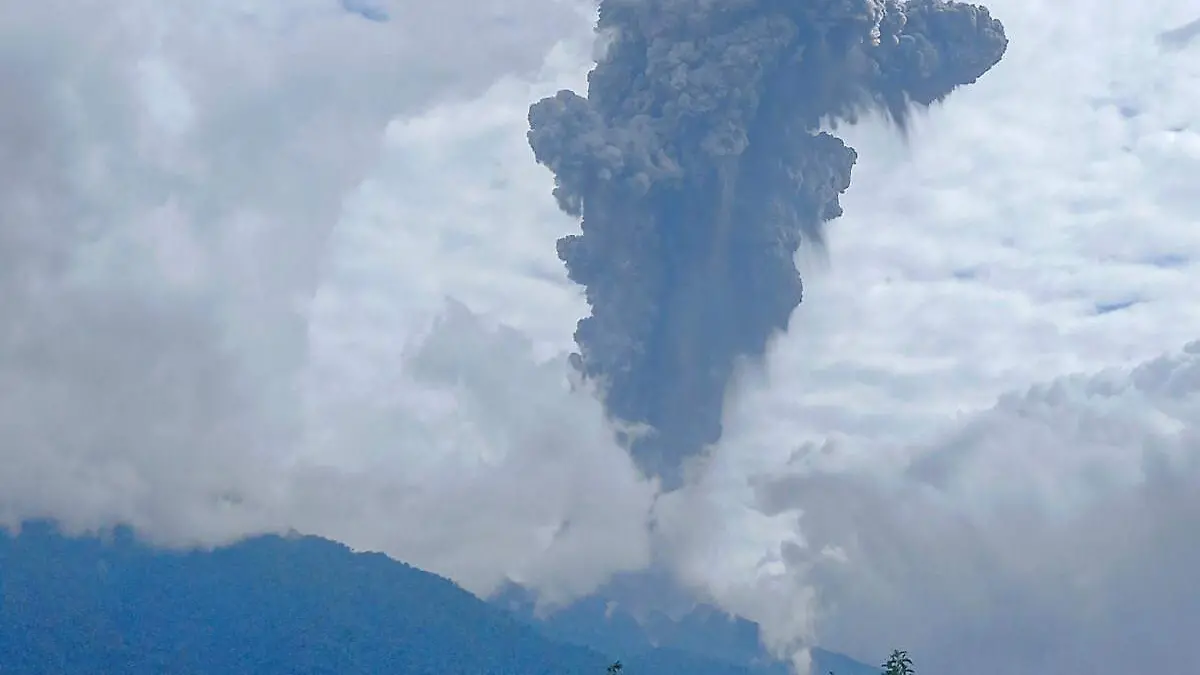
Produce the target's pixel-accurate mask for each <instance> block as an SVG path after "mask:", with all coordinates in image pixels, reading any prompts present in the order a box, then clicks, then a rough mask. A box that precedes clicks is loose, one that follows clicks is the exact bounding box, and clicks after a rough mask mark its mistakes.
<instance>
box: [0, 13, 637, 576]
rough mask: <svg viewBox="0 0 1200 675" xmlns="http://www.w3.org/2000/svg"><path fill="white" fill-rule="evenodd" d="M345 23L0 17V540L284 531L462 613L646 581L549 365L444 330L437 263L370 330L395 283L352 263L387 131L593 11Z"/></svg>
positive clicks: (286, 16)
mask: <svg viewBox="0 0 1200 675" xmlns="http://www.w3.org/2000/svg"><path fill="white" fill-rule="evenodd" d="M385 5H386V6H385ZM501 5H503V7H502V6H501ZM362 9H363V7H358V8H357V9H356V11H358V12H359V13H357V14H355V13H350V12H347V11H344V10H343V9H342V8H340V6H339V5H338V3H336V2H317V1H316V0H313V1H304V2H286V3H284V2H260V3H252V4H250V5H246V4H245V3H239V4H237V5H235V4H233V3H215V4H214V3H201V4H197V3H149V2H147V3H141V2H130V3H123V4H121V5H120V7H114V6H113V5H111V4H108V3H90V4H89V3H65V2H53V1H52V2H47V3H35V4H32V5H31V4H29V3H13V2H5V3H0V51H2V52H3V54H2V58H0V64H3V65H2V66H0V82H2V85H3V88H4V90H5V91H6V92H7V93H8V95H10V96H11V99H7V100H6V102H5V104H4V106H3V107H2V108H0V173H2V174H3V181H0V256H2V257H3V265H0V298H2V301H0V312H2V318H3V321H2V322H0V325H2V328H0V390H2V391H3V392H4V404H3V406H0V463H2V464H3V465H4V471H3V472H0V517H2V518H3V520H4V521H6V522H7V523H9V524H14V523H17V522H19V521H20V520H22V519H26V518H36V517H51V518H56V519H59V520H60V521H61V522H63V524H64V525H65V526H66V527H67V528H68V529H72V530H79V529H89V528H102V527H107V526H111V525H114V524H117V523H128V524H131V525H133V526H135V527H136V528H137V529H138V530H139V531H140V532H141V533H142V534H144V535H145V536H147V537H148V538H150V539H152V540H154V541H157V542H160V543H165V544H170V545H193V544H201V545H211V544H219V543H223V542H226V541H229V540H231V539H234V538H237V537H240V536H244V535H247V534H252V533H255V532H262V531H278V530H284V529H287V528H296V529H301V530H305V531H309V532H315V533H318V534H323V535H326V536H330V537H333V538H336V539H340V540H342V541H346V542H348V543H350V544H352V545H355V546H358V547H361V548H371V549H376V550H384V551H387V552H389V553H392V554H393V555H396V556H397V557H400V558H404V559H406V560H410V561H412V562H414V563H417V564H420V565H423V566H425V567H428V568H430V569H433V570H436V571H439V572H443V573H447V574H450V575H452V576H454V578H455V579H457V580H458V581H460V582H461V583H463V584H464V585H466V586H467V587H468V588H470V589H472V590H475V591H477V592H480V593H486V592H488V591H489V590H490V589H491V588H492V587H494V586H495V585H496V584H498V583H500V582H502V581H503V580H504V579H506V578H509V577H511V578H515V579H518V580H521V581H524V582H528V583H530V584H531V585H533V586H534V587H537V588H540V589H542V590H543V591H544V592H545V593H546V594H547V597H558V596H562V597H571V596H573V595H575V594H578V593H582V592H586V591H587V590H588V589H589V588H590V587H591V586H592V585H594V584H596V583H599V582H600V581H602V580H603V579H604V578H605V577H606V576H607V575H608V574H610V573H611V572H613V571H614V570H621V569H627V568H630V567H639V566H641V565H642V564H644V559H645V557H646V555H647V546H648V544H647V541H646V537H647V535H646V532H645V529H646V528H645V520H646V518H645V516H646V513H647V510H648V508H649V503H650V498H651V496H652V493H653V490H652V486H650V485H649V484H647V483H645V482H644V481H642V480H641V479H640V478H639V477H638V475H637V473H636V472H635V471H634V470H633V468H632V465H631V464H630V463H629V461H628V459H627V458H626V457H625V455H624V454H623V453H622V452H621V450H620V449H619V448H618V447H617V446H616V445H615V444H614V443H613V442H612V441H611V440H610V439H611V434H609V433H606V427H605V422H604V418H603V415H602V413H601V411H600V407H599V405H598V404H596V403H595V401H594V398H593V397H592V396H591V395H590V394H589V393H588V392H587V391H586V390H583V389H580V390H578V391H571V390H570V388H569V387H568V383H567V380H566V377H565V373H566V372H567V371H566V366H565V362H564V361H563V358H562V357H561V354H560V353H559V350H556V349H554V348H553V345H546V344H541V343H537V344H535V343H531V342H530V341H528V340H524V339H522V338H521V337H520V335H519V334H518V333H514V332H512V331H511V330H510V331H505V330H501V329H497V328H494V327H490V326H488V325H487V322H486V321H485V320H484V319H482V318H480V317H479V316H477V315H476V313H475V311H473V310H471V309H468V308H466V307H463V306H461V305H458V304H455V303H453V302H451V303H450V304H449V309H446V307H447V305H446V304H445V303H444V301H443V296H444V295H447V294H448V293H449V292H453V291H455V290H457V289H452V288H444V287H443V288H422V287H420V286H419V285H418V284H419V283H421V279H422V278H423V277H424V276H425V275H426V272H429V271H430V270H431V269H432V270H436V269H437V268H436V264H435V265H433V266H432V268H431V266H430V264H429V262H430V261H428V260H422V261H416V260H415V259H410V260H408V262H419V263H420V264H421V265H422V267H420V268H418V269H411V270H408V271H409V272H410V273H409V274H407V275H405V274H392V275H390V277H389V278H390V280H391V282H392V283H391V284H390V285H376V286H375V288H374V294H375V295H374V300H375V301H376V302H377V303H378V304H381V305H384V306H386V307H388V308H389V310H390V311H388V312H385V313H383V314H380V313H372V312H371V311H370V307H369V302H365V301H363V298H362V296H361V294H358V293H356V291H355V284H356V283H357V282H358V281H361V278H362V277H363V276H364V275H368V274H371V273H375V274H380V273H384V272H386V267H385V266H386V265H394V264H397V263H399V262H403V261H405V260H404V259H403V258H398V259H393V260H385V259H380V258H378V257H376V258H374V259H368V260H364V258H363V256H362V255H361V254H359V255H357V257H355V255H354V252H349V253H348V252H347V251H346V250H345V249H346V246H347V240H353V238H354V235H355V233H356V232H360V230H362V229H363V227H362V226H356V224H355V223H352V222H349V220H352V218H353V216H355V215H358V216H362V217H363V218H365V219H367V220H369V216H370V214H369V209H364V208H359V209H358V210H357V211H355V210H354V209H349V210H347V209H344V207H345V206H346V204H347V203H349V202H353V201H354V200H356V199H357V200H359V201H361V200H362V199H364V198H365V196H364V193H367V194H366V196H369V190H359V189H358V188H359V185H360V183H361V182H362V181H363V180H364V179H365V178H366V177H367V176H368V175H369V174H371V173H372V172H373V171H375V170H376V167H377V159H378V157H379V155H380V153H381V151H384V152H386V151H387V150H388V149H389V148H390V147H392V146H391V144H392V143H393V141H394V138H395V136H396V135H400V136H403V128H404V127H405V125H411V124H417V125H420V124H421V123H422V122H421V120H422V119H426V118H427V114H428V112H429V111H430V110H437V109H439V106H440V107H441V108H440V109H441V110H443V111H444V110H446V109H447V108H446V106H451V107H452V106H453V105H456V104H458V105H461V104H463V103H464V102H467V101H471V100H474V99H475V98H477V97H479V96H480V95H484V94H485V92H487V91H489V88H493V87H494V86H501V88H503V86H513V85H512V84H511V81H512V80H513V78H516V77H520V76H525V77H527V78H528V79H531V80H536V79H537V78H538V77H540V76H539V75H538V73H539V72H542V71H543V64H544V63H545V61H546V56H547V53H550V52H552V50H554V49H557V51H554V52H553V54H556V55H557V56H555V57H554V58H556V59H559V60H560V61H563V60H570V58H571V57H570V54H571V53H573V52H572V51H571V48H570V47H569V44H570V40H572V39H575V40H576V41H577V42H578V43H579V44H578V45H577V47H576V48H575V49H576V51H579V52H580V53H586V52H587V50H588V49H589V47H590V45H589V41H588V33H587V30H588V20H589V17H588V15H587V13H586V11H583V12H581V8H580V7H577V6H573V5H571V4H568V3H559V2H553V1H550V0H548V1H547V2H529V3H524V4H517V5H514V4H512V3H497V4H494V5H484V6H481V5H480V4H479V3H475V2H472V3H437V4H436V6H435V5H434V4H429V3H415V4H414V3H394V2H393V3H380V4H379V5H378V7H376V9H377V10H378V14H379V16H376V19H379V20H374V21H371V20H366V19H365V18H364V17H363V16H361V13H362ZM583 9H586V8H583ZM383 14H386V17H384V16H382V15H383ZM384 18H386V20H382V19H384ZM435 28H436V30H435ZM562 40H567V41H568V47H561V46H560V47H557V48H556V47H555V45H556V43H558V42H560V41H562ZM564 49H565V51H564ZM550 67H551V68H550V69H551V71H553V70H554V61H553V59H552V61H551V63H550ZM554 76H555V75H554V72H550V73H549V74H547V75H545V77H549V78H553V77H554ZM497 80H501V84H500V85H497V84H496V83H497ZM505 82H508V83H509V84H504V83H505ZM527 86H532V85H527ZM485 98H486V96H485ZM519 119H520V118H519V117H517V118H516V121H518V123H519ZM396 120H399V121H396ZM393 121H396V123H395V124H392V123H393ZM389 125H391V126H389ZM521 140H522V139H521V138H520V135H519V132H518V133H517V135H516V136H515V141H516V142H518V143H519V142H521ZM385 164H386V162H385ZM531 168H532V167H531ZM464 194H465V193H464ZM347 214H349V215H347ZM422 215H423V216H424V219H425V220H426V221H428V220H430V219H431V216H430V214H429V213H428V212H426V213H424V214H422ZM394 225H395V226H396V227H397V228H398V229H403V228H404V227H417V228H420V227H430V226H431V225H432V223H429V222H417V223H395V224H394ZM356 227H357V229H355V228H356ZM351 243H353V242H352V241H351ZM360 243H361V242H360ZM356 275H357V276H356ZM511 276H514V277H518V276H520V274H519V273H514V274H512V275H511ZM544 285H545V286H546V287H548V288H550V289H551V290H550V291H547V295H553V289H554V288H556V285H555V283H554V282H550V281H548V282H545V283H544ZM414 294H419V295H423V296H424V298H425V299H427V300H428V301H426V302H423V303H411V302H406V301H405V298H408V297H410V296H412V295H414ZM563 297H564V298H565V300H562V301H561V302H565V303H567V304H569V303H570V302H571V301H573V300H574V299H573V298H572V297H571V295H570V294H569V293H564V294H563ZM468 299H470V300H473V299H474V298H468ZM475 304H476V306H478V305H479V303H475ZM487 309H488V307H486V306H483V307H482V310H483V311H486V310H487ZM439 314H441V315H442V318H441V319H440V320H435V317H437V316H438V315H439ZM569 326H570V322H569V321H567V322H566V323H564V328H563V330H567V331H569ZM364 333H365V334H369V335H370V338H371V339H370V340H369V341H364V340H363V339H362V335H363V334H364ZM579 432H585V433H584V435H583V436H582V440H581V439H580V438H576V437H575V436H574V434H576V433H579Z"/></svg>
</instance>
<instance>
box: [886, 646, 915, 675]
mask: <svg viewBox="0 0 1200 675" xmlns="http://www.w3.org/2000/svg"><path fill="white" fill-rule="evenodd" d="M912 665H913V662H912V659H910V658H908V652H906V651H901V650H899V649H897V650H894V651H893V652H892V655H891V656H889V657H888V660H887V661H884V662H883V666H882V668H883V675H913V674H914V673H915V672H916V671H914V670H913V667H912Z"/></svg>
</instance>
